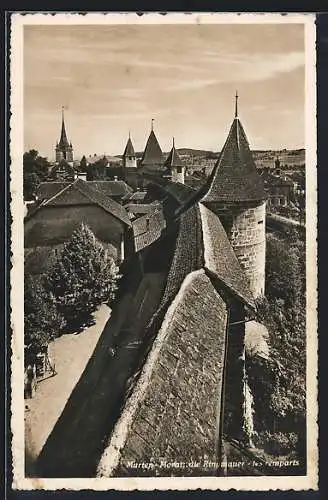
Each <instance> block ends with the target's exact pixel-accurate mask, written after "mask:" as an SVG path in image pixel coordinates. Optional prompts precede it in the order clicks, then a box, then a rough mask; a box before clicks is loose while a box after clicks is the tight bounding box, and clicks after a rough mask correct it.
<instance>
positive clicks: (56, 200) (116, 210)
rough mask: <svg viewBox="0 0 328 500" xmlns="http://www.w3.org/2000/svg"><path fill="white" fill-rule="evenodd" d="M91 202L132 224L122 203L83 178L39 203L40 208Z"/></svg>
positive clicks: (129, 224)
mask: <svg viewBox="0 0 328 500" xmlns="http://www.w3.org/2000/svg"><path fill="white" fill-rule="evenodd" d="M81 195H82V197H81ZM90 202H91V203H94V204H95V205H98V206H100V207H102V208H103V209H104V210H106V212H108V213H110V214H112V215H113V216H114V217H116V218H117V219H119V220H121V221H122V222H124V223H125V224H127V225H128V226H131V222H130V219H129V217H128V214H127V211H126V210H125V208H123V207H122V205H120V204H119V203H117V202H116V201H114V200H113V199H111V198H109V197H108V196H106V195H105V194H104V193H102V192H101V191H99V189H96V188H94V187H92V186H90V183H89V182H86V181H83V180H82V179H76V180H75V181H74V182H73V183H71V184H68V186H66V187H65V188H64V189H62V190H61V191H59V192H58V193H56V194H55V195H54V196H53V197H52V198H49V199H47V200H45V201H44V202H43V203H41V204H40V205H39V209H40V208H42V207H43V206H56V205H71V206H73V205H76V204H83V203H85V204H89V203H90Z"/></svg>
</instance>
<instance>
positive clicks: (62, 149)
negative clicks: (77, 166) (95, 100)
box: [56, 106, 73, 162]
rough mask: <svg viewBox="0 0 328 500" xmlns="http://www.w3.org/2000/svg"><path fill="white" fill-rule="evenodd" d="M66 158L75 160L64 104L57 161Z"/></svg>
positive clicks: (57, 147) (57, 146) (57, 145)
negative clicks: (67, 132) (68, 135)
mask: <svg viewBox="0 0 328 500" xmlns="http://www.w3.org/2000/svg"><path fill="white" fill-rule="evenodd" d="M62 160H66V161H67V162H73V146H72V143H70V142H69V141H68V139H67V134H66V127H65V117H64V106H62V123H61V132H60V139H59V142H58V143H57V144H56V162H60V161H62Z"/></svg>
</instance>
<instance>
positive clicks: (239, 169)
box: [202, 93, 266, 297]
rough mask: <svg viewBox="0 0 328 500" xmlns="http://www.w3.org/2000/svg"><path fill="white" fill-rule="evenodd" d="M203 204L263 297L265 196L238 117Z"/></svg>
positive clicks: (253, 288) (234, 121) (211, 178)
mask: <svg viewBox="0 0 328 500" xmlns="http://www.w3.org/2000/svg"><path fill="white" fill-rule="evenodd" d="M202 201H203V203H204V204H205V205H207V206H208V207H209V208H210V209H211V210H212V211H213V212H215V213H216V214H217V215H218V216H219V217H220V220H221V222H222V224H223V226H224V228H225V230H226V232H227V235H228V238H229V240H230V243H231V245H232V247H233V249H234V252H235V254H236V256H237V258H238V260H239V263H240V265H241V267H242V268H243V269H244V270H245V274H246V276H247V277H248V279H249V283H250V288H251V290H252V292H253V295H254V297H259V296H261V295H263V294H264V283H265V205H266V194H265V191H264V187H263V183H262V179H261V177H260V176H259V175H258V173H257V171H256V166H255V162H254V159H253V156H252V153H251V151H250V148H249V144H248V140H247V137H246V134H245V131H244V129H243V126H242V124H241V122H240V120H239V118H238V94H237V93H236V103H235V117H234V120H233V123H232V125H231V128H230V132H229V134H228V137H227V140H226V142H225V144H224V146H223V149H222V151H221V154H220V157H219V159H218V161H217V163H216V165H215V167H214V169H213V173H212V174H211V177H210V178H209V182H208V186H207V190H206V194H205V195H204V196H203V198H202Z"/></svg>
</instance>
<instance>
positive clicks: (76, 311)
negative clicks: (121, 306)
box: [47, 224, 119, 328]
mask: <svg viewBox="0 0 328 500" xmlns="http://www.w3.org/2000/svg"><path fill="white" fill-rule="evenodd" d="M118 277H119V275H118V268H117V266H116V265H115V262H114V261H113V259H112V257H110V255H109V254H108V252H107V250H106V249H104V247H103V246H102V244H101V243H100V242H99V241H97V239H96V238H95V236H94V234H93V233H92V231H91V230H90V229H89V228H88V227H87V226H86V225H84V224H82V225H81V226H80V227H79V228H78V229H76V230H75V231H74V233H73V234H72V237H71V239H70V240H69V241H68V242H67V243H65V244H64V248H63V250H62V252H61V254H60V256H59V258H58V260H57V262H55V264H54V265H53V267H52V269H51V270H50V271H49V274H48V276H47V287H48V289H49V290H51V291H52V293H53V294H54V296H55V299H56V303H57V307H58V311H59V313H60V314H62V315H63V316H64V318H65V320H66V322H67V324H68V326H69V327H70V328H73V327H76V326H80V325H81V324H83V323H85V322H87V321H88V320H89V319H90V316H91V313H92V312H93V311H94V310H95V309H96V308H97V306H98V305H99V304H101V303H102V302H105V301H110V300H112V299H113V298H114V294H115V290H116V288H117V280H118Z"/></svg>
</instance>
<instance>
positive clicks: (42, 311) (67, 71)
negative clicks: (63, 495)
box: [9, 12, 318, 490]
mask: <svg viewBox="0 0 328 500" xmlns="http://www.w3.org/2000/svg"><path fill="white" fill-rule="evenodd" d="M9 64H10V109H11V117H10V178H11V183H10V190H11V214H12V227H11V252H12V269H11V294H10V299H11V327H12V337H11V351H12V358H11V381H10V383H11V388H12V400H11V413H12V416H11V429H12V455H13V464H12V468H13V485H12V487H13V488H14V489H18V490H33V489H35V490H39V489H43V490H56V489H69V490H81V489H89V490H109V489H116V490H134V489H139V490H153V489H158V490H170V489H171V490H189V489H190V490H193V489H198V488H200V489H203V490H229V489H232V488H233V489H236V490H270V489H273V490H275V489H281V490H289V489H294V490H309V489H317V481H318V478H317V474H318V449H317V437H318V430H317V263H316V252H317V248H316V225H317V224H316V218H317V195H316V59H315V16H314V15H312V14H285V15H280V14H264V13H254V14H231V13H230V14H229V13H226V14H223V13H221V14H219V13H197V14H196V13H189V14H182V13H167V14H165V15H164V14H161V13H155V12H152V13H143V14H140V13H139V14H136V13H132V12H130V13H128V12H125V13H107V14H106V13H95V12H93V13H91V12H90V13H84V14H83V15H82V14H77V13H69V12H68V13H59V12H58V13H52V14H50V13H46V12H42V13H41V12H34V13H33V12H32V13H19V12H16V13H12V14H11V27H10V61H9Z"/></svg>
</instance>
